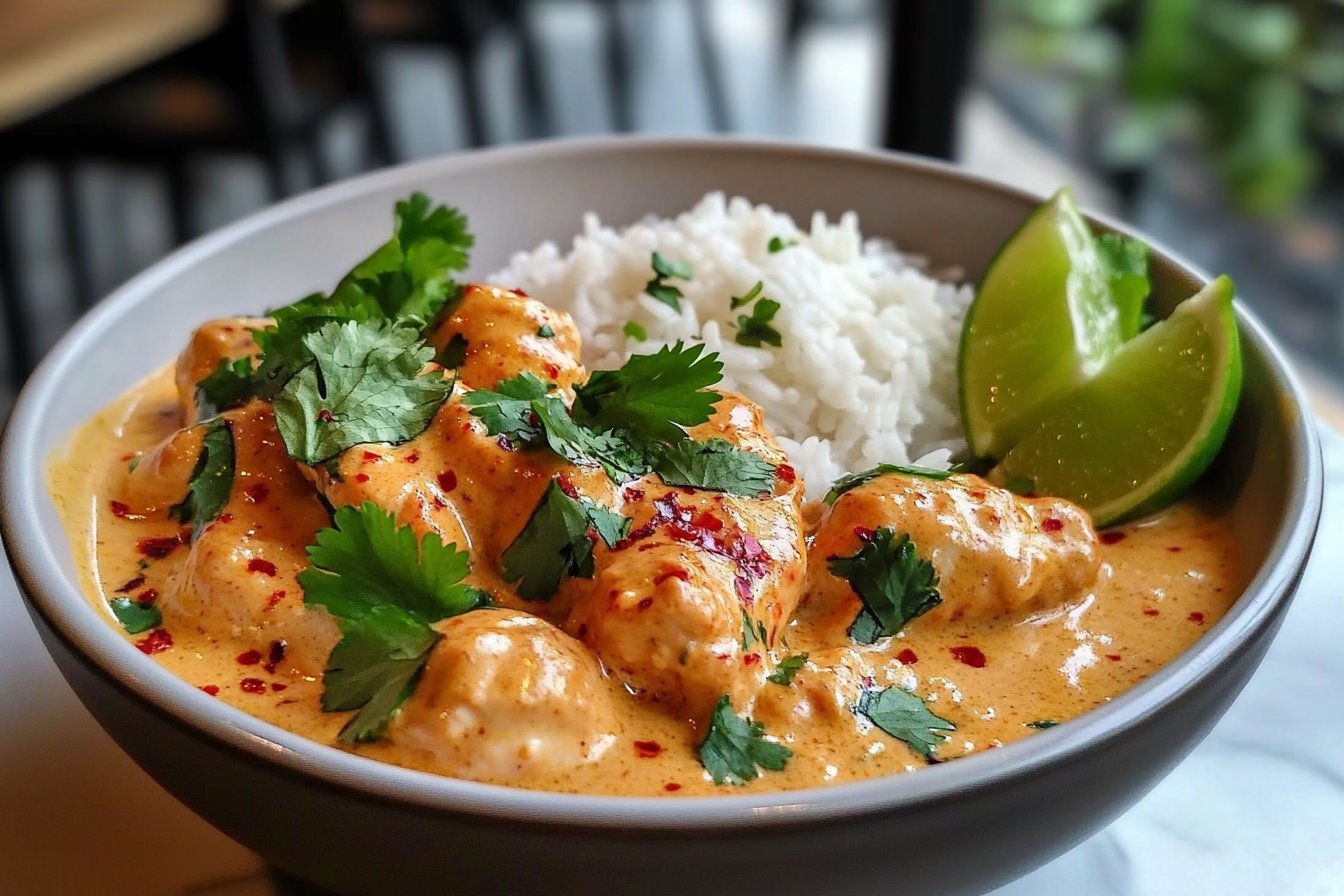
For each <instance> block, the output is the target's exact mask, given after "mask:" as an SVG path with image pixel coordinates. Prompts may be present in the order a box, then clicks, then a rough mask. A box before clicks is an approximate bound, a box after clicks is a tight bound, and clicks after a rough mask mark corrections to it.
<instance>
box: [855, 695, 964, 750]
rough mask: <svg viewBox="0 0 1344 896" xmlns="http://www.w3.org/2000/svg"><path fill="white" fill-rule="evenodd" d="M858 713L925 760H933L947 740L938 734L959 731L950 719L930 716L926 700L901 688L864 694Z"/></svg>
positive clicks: (856, 708)
mask: <svg viewBox="0 0 1344 896" xmlns="http://www.w3.org/2000/svg"><path fill="white" fill-rule="evenodd" d="M855 711H856V712H858V713H860V714H861V715H864V716H867V717H868V718H869V719H870V720H871V721H872V723H873V724H874V725H876V726H877V727H879V728H881V729H882V730H883V731H885V732H887V733H888V734H890V735H891V736H892V737H894V738H896V739H897V740H899V741H903V742H905V743H906V744H908V745H909V747H910V748H911V749H912V750H914V751H915V752H916V753H918V754H919V755H921V756H923V757H924V758H925V759H933V758H934V754H935V753H936V752H937V751H938V747H939V746H940V745H941V744H943V743H945V742H946V741H947V740H948V738H947V737H946V736H944V735H942V734H939V732H941V731H956V730H957V726H956V725H953V724H952V723H951V722H949V721H948V720H947V719H944V718H940V717H939V716H936V715H934V714H933V713H931V712H929V708H928V706H926V705H925V704H924V701H923V700H921V699H920V698H919V697H917V696H916V695H914V694H911V693H910V692H909V691H905V690H902V689H901V688H885V689H883V690H881V691H864V692H863V694H862V696H860V697H859V705H858V706H856V707H855Z"/></svg>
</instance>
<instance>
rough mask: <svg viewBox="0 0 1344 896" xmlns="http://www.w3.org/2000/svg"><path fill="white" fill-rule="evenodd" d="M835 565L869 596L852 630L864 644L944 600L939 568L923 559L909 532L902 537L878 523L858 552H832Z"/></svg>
mask: <svg viewBox="0 0 1344 896" xmlns="http://www.w3.org/2000/svg"><path fill="white" fill-rule="evenodd" d="M829 565H830V570H831V574H832V575H834V576H838V577H840V578H842V579H845V580H846V581H848V582H849V585H850V587H851V588H853V589H854V591H855V592H856V593H857V594H858V595H859V598H860V599H861V600H862V601H863V608H862V609H861V610H860V611H859V614H858V616H857V617H855V620H854V624H853V625H852V626H851V627H850V631H849V634H850V637H851V638H853V639H854V640H855V641H858V642H859V643H860V644H872V643H873V642H874V641H876V640H877V639H878V638H879V637H881V636H883V635H894V634H896V633H897V632H898V631H900V630H901V627H902V626H904V625H905V624H906V623H907V622H909V621H910V620H911V619H914V618H915V617H916V616H920V615H922V614H924V613H927V612H928V611H929V610H931V609H933V608H934V607H936V606H938V604H940V603H942V602H943V598H942V596H941V595H939V594H938V573H937V571H935V570H934V568H933V564H932V563H930V562H928V561H927V560H921V559H920V557H919V554H917V553H915V545H914V542H912V541H911V540H910V536H909V535H906V534H904V533H902V534H901V535H900V536H899V537H897V536H896V533H895V532H893V531H892V530H891V529H888V528H882V529H878V530H877V531H876V532H874V533H873V536H872V539H871V540H869V541H867V542H865V544H864V545H863V547H862V548H860V549H859V552H858V553H857V554H855V555H854V556H852V557H831V558H830V560H829Z"/></svg>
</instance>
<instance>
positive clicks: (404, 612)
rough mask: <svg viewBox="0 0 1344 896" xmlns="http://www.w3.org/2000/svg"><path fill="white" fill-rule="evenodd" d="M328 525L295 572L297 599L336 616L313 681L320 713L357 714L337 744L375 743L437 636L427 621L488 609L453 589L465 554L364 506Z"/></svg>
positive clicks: (474, 594)
mask: <svg viewBox="0 0 1344 896" xmlns="http://www.w3.org/2000/svg"><path fill="white" fill-rule="evenodd" d="M334 523H335V528H332V529H323V530H321V531H320V532H318V533H317V543H316V544H314V545H311V546H310V547H309V548H308V559H309V560H310V561H311V562H312V564H313V565H312V567H311V568H309V569H305V570H304V571H303V572H301V573H299V585H300V586H301V587H302V588H303V600H304V603H305V604H308V605H319V606H323V607H326V608H327V610H328V611H329V612H330V613H332V614H333V615H334V616H336V617H337V621H338V623H339V625H340V629H341V636H342V637H341V641H340V643H338V644H337V645H336V647H335V649H334V650H332V652H331V657H330V659H329V660H328V661H327V671H326V675H325V676H324V678H323V687H324V690H323V694H322V708H323V709H324V710H325V711H327V712H341V711H346V710H353V709H358V710H359V713H358V714H357V715H356V716H355V717H354V718H352V719H351V720H350V722H349V723H347V724H346V726H345V727H344V728H343V729H341V734H340V738H341V740H342V742H344V743H355V742H357V741H369V740H376V739H377V738H378V737H379V736H380V735H381V734H382V732H383V729H384V728H385V727H386V725H387V722H388V721H389V719H390V718H391V716H392V715H393V714H394V713H395V711H396V710H397V708H398V707H399V706H400V705H401V703H402V702H403V701H404V700H405V698H406V697H407V696H408V695H409V694H410V691H411V689H412V687H413V686H414V682H415V679H416V677H417V676H418V674H419V672H420V669H421V668H422V667H423V666H424V664H425V662H426V661H427V660H428V659H429V652H430V650H431V649H432V648H433V647H434V645H435V644H436V643H437V642H438V639H439V635H438V633H437V632H435V631H434V629H433V628H431V627H430V624H431V623H434V622H438V621H439V620H440V619H446V618H448V617H449V616H457V615H460V614H462V613H465V612H467V611H468V610H473V609H475V608H477V607H479V606H483V605H485V604H487V603H488V602H489V596H488V595H487V594H486V593H485V592H483V591H480V590H478V589H476V588H472V587H470V586H468V585H464V584H461V582H462V579H463V578H464V577H465V576H466V575H467V573H468V571H469V570H470V565H469V563H468V557H467V554H466V552H465V551H459V550H457V546H456V545H445V544H444V543H443V542H442V541H440V540H439V539H438V538H437V537H436V536H434V535H432V534H427V535H425V536H424V538H422V539H421V540H420V542H419V543H418V544H417V543H416V538H415V532H414V531H413V530H412V529H411V527H409V526H400V527H399V526H397V522H396V518H395V517H394V516H393V515H392V514H390V513H388V512H386V511H384V510H382V509H381V508H380V507H378V506H377V505H376V504H374V503H372V502H365V504H364V505H363V506H362V507H360V508H358V509H356V508H354V507H342V508H340V509H338V510H337V511H336V513H335V519H334Z"/></svg>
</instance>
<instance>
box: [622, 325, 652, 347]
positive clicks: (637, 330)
mask: <svg viewBox="0 0 1344 896" xmlns="http://www.w3.org/2000/svg"><path fill="white" fill-rule="evenodd" d="M621 332H622V333H624V334H625V335H626V336H628V337H630V338H631V339H636V340H638V341H640V342H647V341H648V340H649V331H648V330H646V329H644V328H643V327H642V326H640V325H639V324H637V323H635V322H634V321H632V320H629V321H626V322H625V326H623V327H621Z"/></svg>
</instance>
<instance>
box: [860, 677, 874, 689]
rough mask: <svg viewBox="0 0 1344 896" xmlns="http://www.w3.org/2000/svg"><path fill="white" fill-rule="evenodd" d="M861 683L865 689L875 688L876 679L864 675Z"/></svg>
mask: <svg viewBox="0 0 1344 896" xmlns="http://www.w3.org/2000/svg"><path fill="white" fill-rule="evenodd" d="M862 681H863V686H864V687H865V688H874V687H877V679H876V678H874V677H873V676H871V675H865V676H863V679H862Z"/></svg>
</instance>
